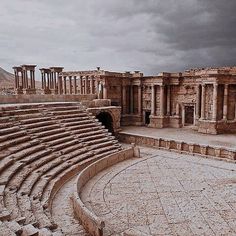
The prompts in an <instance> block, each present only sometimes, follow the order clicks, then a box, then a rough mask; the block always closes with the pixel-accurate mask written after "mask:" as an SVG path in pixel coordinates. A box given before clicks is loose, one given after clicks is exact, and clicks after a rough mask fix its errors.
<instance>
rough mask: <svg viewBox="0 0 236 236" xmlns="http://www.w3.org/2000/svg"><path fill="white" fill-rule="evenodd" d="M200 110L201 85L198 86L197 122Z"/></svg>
mask: <svg viewBox="0 0 236 236" xmlns="http://www.w3.org/2000/svg"><path fill="white" fill-rule="evenodd" d="M199 110H200V85H199V84H198V85H197V96H196V120H198V119H199Z"/></svg>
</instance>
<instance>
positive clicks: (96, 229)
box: [72, 145, 139, 236]
mask: <svg viewBox="0 0 236 236" xmlns="http://www.w3.org/2000/svg"><path fill="white" fill-rule="evenodd" d="M137 155H139V151H138V150H137V147H135V145H133V147H132V148H128V149H125V150H122V151H120V152H118V153H115V154H112V155H109V156H106V157H104V158H102V159H100V160H97V161H96V162H93V163H92V164H90V165H89V166H88V167H86V168H85V169H84V170H82V171H81V173H80V174H79V176H78V177H77V181H76V183H77V186H76V189H75V190H74V193H73V197H72V203H73V208H74V213H75V216H76V217H77V218H78V219H79V220H80V222H81V224H82V225H83V227H84V228H85V229H86V231H87V232H88V233H89V234H90V235H92V236H102V235H103V228H104V227H105V223H104V221H103V220H102V219H100V218H99V217H97V216H96V215H95V214H94V213H93V212H91V211H90V210H89V209H88V208H87V207H86V206H85V205H84V203H83V202H82V201H81V198H80V193H81V191H82V188H83V186H84V185H85V184H86V183H87V182H88V181H89V180H90V179H91V178H93V177H94V176H95V175H96V174H98V173H99V172H101V171H102V170H104V169H106V168H108V167H110V166H112V165H115V164H116V163H118V162H121V161H124V160H126V159H129V158H132V157H134V156H137Z"/></svg>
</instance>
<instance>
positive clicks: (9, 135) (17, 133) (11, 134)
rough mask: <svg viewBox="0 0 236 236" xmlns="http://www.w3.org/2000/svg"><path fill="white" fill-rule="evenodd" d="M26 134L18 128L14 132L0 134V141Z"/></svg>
mask: <svg viewBox="0 0 236 236" xmlns="http://www.w3.org/2000/svg"><path fill="white" fill-rule="evenodd" d="M26 134H27V133H26V131H22V130H20V129H18V130H17V131H16V132H14V133H10V134H6V135H1V136H0V143H1V142H4V141H7V140H11V139H14V138H18V137H22V136H24V135H26Z"/></svg>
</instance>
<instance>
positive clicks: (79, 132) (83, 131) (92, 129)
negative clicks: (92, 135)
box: [76, 126, 104, 134]
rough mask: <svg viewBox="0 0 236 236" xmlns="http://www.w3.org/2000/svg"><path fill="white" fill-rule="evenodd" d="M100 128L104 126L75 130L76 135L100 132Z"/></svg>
mask: <svg viewBox="0 0 236 236" xmlns="http://www.w3.org/2000/svg"><path fill="white" fill-rule="evenodd" d="M102 128H104V126H92V127H89V128H80V129H77V130H76V134H83V133H87V132H92V131H97V130H101V129H102Z"/></svg>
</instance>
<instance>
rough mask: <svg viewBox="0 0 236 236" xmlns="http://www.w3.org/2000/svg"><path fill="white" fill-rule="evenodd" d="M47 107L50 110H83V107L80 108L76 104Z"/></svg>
mask: <svg viewBox="0 0 236 236" xmlns="http://www.w3.org/2000/svg"><path fill="white" fill-rule="evenodd" d="M49 109H50V111H69V110H78V111H83V109H81V106H78V105H71V106H58V107H49Z"/></svg>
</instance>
